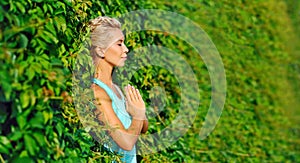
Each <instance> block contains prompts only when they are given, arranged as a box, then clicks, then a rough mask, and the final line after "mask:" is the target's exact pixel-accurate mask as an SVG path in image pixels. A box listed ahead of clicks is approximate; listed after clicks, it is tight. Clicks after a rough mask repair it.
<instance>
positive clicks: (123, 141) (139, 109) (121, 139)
mask: <svg viewBox="0 0 300 163" xmlns="http://www.w3.org/2000/svg"><path fill="white" fill-rule="evenodd" d="M93 90H94V95H95V97H96V101H97V103H96V106H97V110H96V115H98V117H97V118H98V120H100V121H102V122H104V124H105V125H106V126H108V127H109V134H110V136H111V137H112V139H113V140H114V141H115V142H116V143H117V144H118V145H119V147H121V148H122V149H124V150H131V149H132V148H133V146H134V144H135V143H136V141H137V138H138V136H139V134H140V133H141V131H142V128H143V124H144V119H145V107H144V106H143V101H142V102H141V100H139V99H133V98H135V97H136V96H137V95H139V93H138V92H134V90H133V89H132V88H128V89H126V95H127V99H128V101H129V103H130V104H129V105H130V106H129V108H130V110H129V113H130V114H131V116H132V117H133V119H132V121H131V125H130V127H129V128H128V129H125V128H124V126H123V124H122V123H121V121H120V120H119V118H118V117H117V115H116V114H115V112H114V110H113V108H112V101H111V99H110V97H109V96H108V95H107V93H106V92H105V90H103V89H102V88H100V87H97V86H95V85H94V86H93Z"/></svg>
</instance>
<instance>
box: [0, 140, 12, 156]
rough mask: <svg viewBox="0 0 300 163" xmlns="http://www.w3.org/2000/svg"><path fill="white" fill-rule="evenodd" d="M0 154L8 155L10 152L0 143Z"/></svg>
mask: <svg viewBox="0 0 300 163" xmlns="http://www.w3.org/2000/svg"><path fill="white" fill-rule="evenodd" d="M0 153H5V154H9V153H10V152H9V150H8V149H7V148H6V147H5V146H4V145H3V144H1V143H0Z"/></svg>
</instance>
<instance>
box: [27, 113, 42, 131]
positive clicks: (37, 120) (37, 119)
mask: <svg viewBox="0 0 300 163" xmlns="http://www.w3.org/2000/svg"><path fill="white" fill-rule="evenodd" d="M29 124H30V126H32V127H36V128H44V126H43V124H44V116H43V113H41V112H37V113H36V114H35V115H34V117H33V118H31V119H30V121H29Z"/></svg>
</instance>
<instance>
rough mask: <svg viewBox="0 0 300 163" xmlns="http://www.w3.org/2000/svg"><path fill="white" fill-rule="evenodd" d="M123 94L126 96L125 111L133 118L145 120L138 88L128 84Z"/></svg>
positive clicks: (144, 108) (144, 110)
mask: <svg viewBox="0 0 300 163" xmlns="http://www.w3.org/2000/svg"><path fill="white" fill-rule="evenodd" d="M125 94H126V98H127V102H126V108H127V112H128V113H129V114H130V115H131V116H132V118H133V119H137V120H145V119H146V115H145V112H146V107H145V103H144V101H143V98H142V96H141V94H140V92H139V90H138V89H135V88H134V87H133V86H131V85H129V84H128V85H127V86H126V87H125Z"/></svg>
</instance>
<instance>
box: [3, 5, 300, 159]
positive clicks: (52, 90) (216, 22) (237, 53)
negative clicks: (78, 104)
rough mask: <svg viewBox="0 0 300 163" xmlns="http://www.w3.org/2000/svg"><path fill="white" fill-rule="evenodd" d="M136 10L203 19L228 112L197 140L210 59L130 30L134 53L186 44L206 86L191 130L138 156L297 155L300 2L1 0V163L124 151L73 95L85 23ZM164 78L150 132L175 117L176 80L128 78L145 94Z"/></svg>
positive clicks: (149, 75)
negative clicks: (86, 119) (100, 133)
mask: <svg viewBox="0 0 300 163" xmlns="http://www.w3.org/2000/svg"><path fill="white" fill-rule="evenodd" d="M138 9H161V10H167V11H172V12H175V13H178V14H181V15H183V16H185V17H187V18H189V19H191V20H192V21H194V22H195V23H197V24H198V25H199V26H200V27H201V28H203V30H204V31H205V32H206V33H207V34H208V35H209V37H210V38H211V40H212V41H213V43H214V44H215V46H216V47H217V49H218V51H219V53H220V56H221V57H222V60H223V63H224V67H225V72H226V80H227V98H226V104H225V106H224V110H223V112H222V116H221V117H220V120H219V121H218V124H217V126H216V128H215V129H214V131H213V132H212V133H211V134H210V135H209V136H208V138H206V139H205V140H200V139H199V137H198V135H197V133H199V131H200V129H201V125H202V123H203V121H204V115H205V113H206V112H207V109H208V107H209V103H210V91H211V87H210V79H209V75H208V72H207V68H206V66H205V64H204V63H203V62H196V63H195V62H193V60H201V58H199V55H198V54H197V53H196V52H195V51H194V50H193V48H192V47H190V45H188V44H187V43H185V42H184V41H182V40H180V39H178V38H176V37H174V36H166V35H164V34H162V33H155V32H153V31H145V32H136V33H133V34H130V35H129V36H127V42H126V45H127V46H128V47H129V48H130V49H135V48H137V47H141V46H146V45H147V44H154V45H156V44H159V45H162V46H166V47H168V48H171V49H174V50H179V51H180V52H181V53H182V54H183V55H184V56H185V58H186V59H187V62H188V63H189V64H190V65H191V67H192V68H193V71H194V72H195V73H196V74H197V75H196V76H197V78H198V82H199V83H198V84H199V89H200V92H201V105H200V106H199V109H198V115H197V118H196V120H195V121H194V122H193V125H192V127H191V128H190V129H189V130H188V132H187V133H186V134H185V135H184V136H183V137H181V138H180V139H179V140H178V141H177V142H176V143H174V144H173V145H172V146H171V147H169V148H167V149H164V150H162V151H160V152H156V153H153V154H148V155H142V156H139V157H138V160H139V161H141V162H297V161H298V160H300V127H299V120H300V91H299V90H300V55H299V52H300V46H299V43H300V42H299V40H300V1H298V0H289V1H288V0H286V1H285V0H277V1H273V0H266V1H261V0H254V1H243V0H236V1H228V0H220V1H214V0H198V1H196V0H193V1H192V0H189V1H185V2H175V1H174V2H161V1H158V0H154V1H150V0H146V1H141V2H138V1H126V0H107V1H97V0H71V1H70V0H61V1H43V0H20V1H17V2H15V1H8V0H4V1H1V2H0V12H1V13H0V21H1V24H0V26H1V30H0V45H1V49H0V59H1V60H0V62H1V67H0V79H1V80H0V90H1V92H0V124H1V126H0V135H1V136H0V161H1V162H107V161H109V160H111V159H114V158H115V157H117V156H115V155H114V154H112V153H109V152H107V151H105V150H104V149H103V147H102V146H101V144H99V143H98V142H97V141H95V140H94V139H93V138H92V137H91V136H90V135H89V133H88V132H87V131H86V130H85V128H84V127H83V126H82V124H81V123H80V121H79V118H78V115H77V113H76V110H75V109H74V103H73V100H74V99H72V95H73V92H72V86H73V83H72V72H73V66H74V64H75V60H76V57H77V55H78V54H79V52H80V51H81V50H82V49H83V47H82V42H83V41H84V40H85V39H86V36H87V35H88V31H87V30H86V25H87V24H86V23H87V22H88V20H90V19H92V18H95V17H97V16H99V15H109V16H116V17H117V16H120V15H121V14H123V13H126V12H130V11H135V10H138ZM175 19H176V18H175ZM150 23H151V22H150ZM125 28H126V27H125ZM195 57H198V58H195ZM80 64H81V66H84V64H83V63H79V65H80ZM161 81H164V82H165V83H167V84H166V85H165V86H164V87H165V89H166V91H167V95H168V97H167V98H166V101H167V104H168V105H167V106H166V110H165V111H164V112H162V113H161V114H158V116H156V117H152V118H149V122H150V126H149V131H148V133H154V132H159V131H160V130H161V129H163V128H165V127H166V126H167V125H168V124H170V123H171V122H172V119H173V118H174V117H176V113H177V112H178V106H177V105H176V103H177V102H178V100H179V99H178V91H177V90H176V89H173V87H175V86H176V85H177V82H176V80H175V78H174V76H172V74H170V73H168V72H166V71H161V69H159V68H157V67H148V68H147V69H142V70H140V71H138V72H137V75H135V76H134V78H133V79H132V80H131V81H130V82H131V83H132V84H134V85H137V86H140V89H141V90H143V91H144V92H143V93H144V95H145V96H146V95H147V92H148V90H149V89H151V88H152V87H154V86H157V85H159V83H161ZM147 102H148V101H147ZM148 103H149V102H148Z"/></svg>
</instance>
